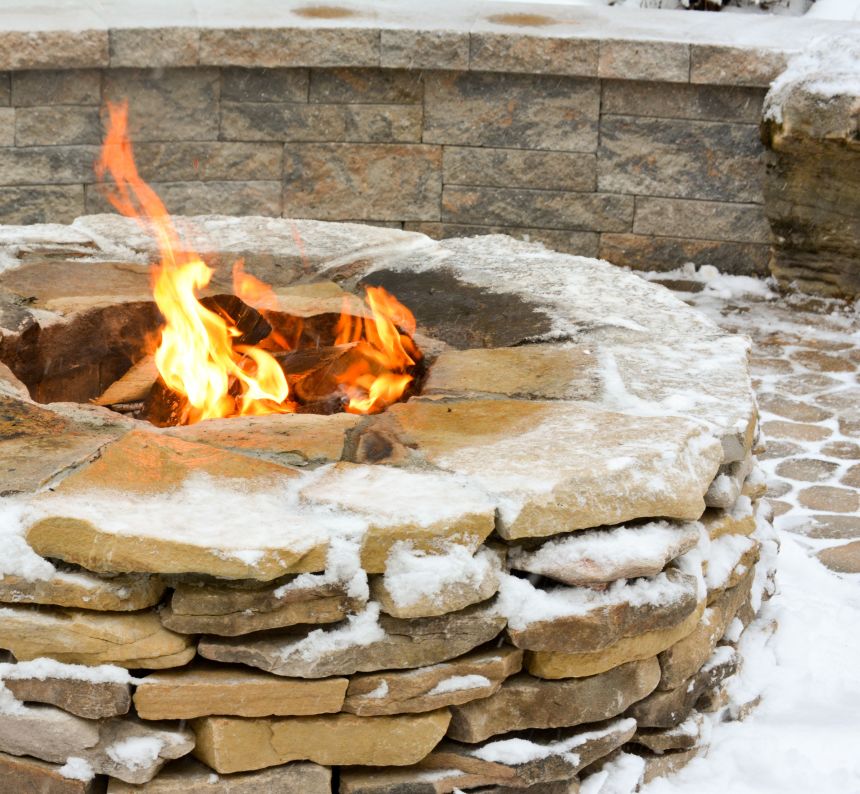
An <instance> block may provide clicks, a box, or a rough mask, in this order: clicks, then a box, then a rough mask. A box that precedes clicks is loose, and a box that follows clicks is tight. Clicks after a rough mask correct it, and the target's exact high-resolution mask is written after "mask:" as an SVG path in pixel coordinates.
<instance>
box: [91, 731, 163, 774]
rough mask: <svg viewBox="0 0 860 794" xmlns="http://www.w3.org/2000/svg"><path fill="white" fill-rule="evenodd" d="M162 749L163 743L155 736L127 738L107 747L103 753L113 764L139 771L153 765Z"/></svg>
mask: <svg viewBox="0 0 860 794" xmlns="http://www.w3.org/2000/svg"><path fill="white" fill-rule="evenodd" d="M163 748H164V741H163V740H161V739H159V738H158V737H157V736H129V737H128V738H126V739H121V740H120V741H118V742H114V743H113V744H111V745H109V746H108V747H106V748H105V752H106V753H107V755H108V758H110V759H111V760H112V761H113V762H114V763H117V764H120V765H121V766H125V767H128V768H129V769H140V768H142V767H145V766H150V765H151V764H154V763H155V762H156V761H157V760H158V754H159V753H160V752H161V751H162V749H163Z"/></svg>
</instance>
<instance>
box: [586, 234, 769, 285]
mask: <svg viewBox="0 0 860 794" xmlns="http://www.w3.org/2000/svg"><path fill="white" fill-rule="evenodd" d="M599 255H600V258H601V259H606V260H607V261H609V262H612V264H614V265H620V266H621V267H629V268H632V269H633V270H674V269H676V268H679V267H681V266H682V265H684V264H685V263H686V262H703V263H706V264H709V265H713V266H714V267H716V268H717V269H718V270H720V271H722V272H724V273H736V274H743V275H749V276H757V275H760V274H762V273H764V272H765V271H766V270H767V264H768V261H769V260H770V246H769V245H766V244H764V243H730V242H722V241H717V240H698V239H690V238H686V237H662V236H659V237H657V236H650V235H644V234H616V233H614V232H604V233H603V234H601V235H600V248H599Z"/></svg>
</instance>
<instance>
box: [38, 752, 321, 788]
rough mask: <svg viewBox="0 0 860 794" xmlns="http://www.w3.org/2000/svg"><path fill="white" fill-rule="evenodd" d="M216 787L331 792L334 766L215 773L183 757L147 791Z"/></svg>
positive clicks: (114, 783)
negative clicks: (231, 773)
mask: <svg viewBox="0 0 860 794" xmlns="http://www.w3.org/2000/svg"><path fill="white" fill-rule="evenodd" d="M213 777H217V780H213ZM216 790H217V792H218V794H331V769H329V768H328V767H325V766H320V765H319V764H309V763H305V762H295V763H292V764H284V765H282V766H275V767H271V768H269V769H262V770H260V771H258V772H239V773H237V774H233V775H216V776H213V773H212V770H211V769H210V768H209V767H208V766H204V765H203V764H201V763H200V762H198V761H196V760H194V759H193V758H183V759H181V760H179V761H175V762H173V763H171V764H168V765H167V766H165V767H164V769H162V770H161V772H159V773H158V776H157V777H156V778H154V779H153V780H151V781H150V782H149V783H147V784H146V794H213V791H216ZM138 792H140V787H139V786H133V785H130V784H128V783H123V782H122V781H121V780H117V779H116V778H111V779H110V780H108V787H107V794H138ZM46 794H54V793H53V792H46ZM58 794H65V792H58ZM70 794H71V792H70ZM76 794H77V792H76Z"/></svg>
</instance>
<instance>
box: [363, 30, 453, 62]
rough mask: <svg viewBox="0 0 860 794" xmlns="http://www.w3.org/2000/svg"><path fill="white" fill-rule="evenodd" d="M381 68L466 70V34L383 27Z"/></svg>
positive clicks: (449, 31) (451, 31)
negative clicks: (385, 28) (384, 28)
mask: <svg viewBox="0 0 860 794" xmlns="http://www.w3.org/2000/svg"><path fill="white" fill-rule="evenodd" d="M380 33H381V40H380V46H381V50H382V51H381V54H380V66H382V68H383V69H454V70H460V69H468V68H469V34H468V33H467V32H465V31H457V30H383V31H380Z"/></svg>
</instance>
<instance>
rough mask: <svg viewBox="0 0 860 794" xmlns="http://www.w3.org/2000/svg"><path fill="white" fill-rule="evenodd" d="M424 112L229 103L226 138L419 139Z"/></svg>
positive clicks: (374, 107) (224, 123) (394, 108)
mask: <svg viewBox="0 0 860 794" xmlns="http://www.w3.org/2000/svg"><path fill="white" fill-rule="evenodd" d="M421 115H422V114H421V107H420V106H416V105H316V104H310V105H300V104H275V103H248V102H241V103H233V102H225V103H223V104H222V106H221V137H222V138H224V139H227V140H234V141H308V142H333V143H334V142H337V143H340V142H345V141H354V142H361V143H388V142H395V143H402V142H416V143H417V142H419V141H420V140H421Z"/></svg>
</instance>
